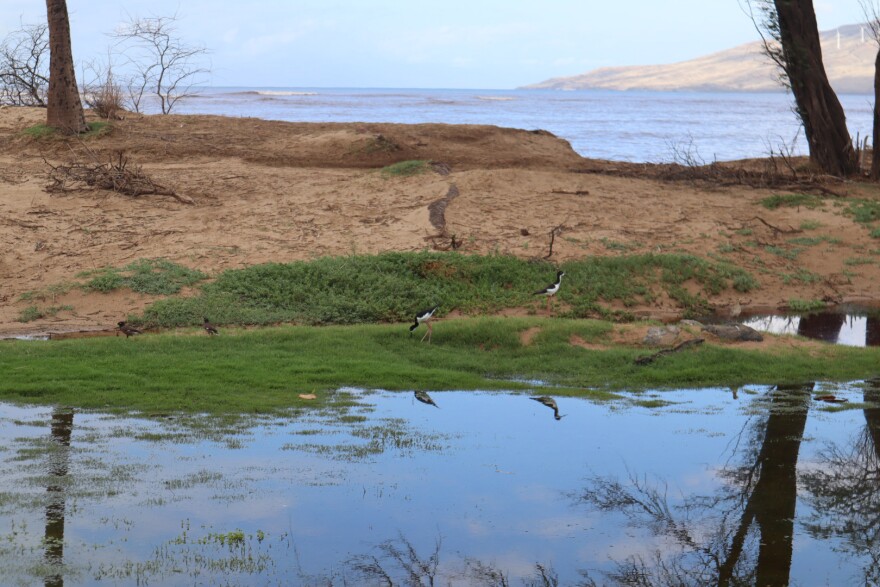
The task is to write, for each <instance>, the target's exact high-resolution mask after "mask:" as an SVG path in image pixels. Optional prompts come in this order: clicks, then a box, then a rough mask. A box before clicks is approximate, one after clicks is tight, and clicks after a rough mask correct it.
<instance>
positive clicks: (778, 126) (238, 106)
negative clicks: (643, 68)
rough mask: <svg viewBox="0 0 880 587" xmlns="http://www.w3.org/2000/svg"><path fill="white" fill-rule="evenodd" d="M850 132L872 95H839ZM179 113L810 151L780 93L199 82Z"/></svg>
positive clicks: (731, 155)
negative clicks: (483, 127) (475, 127)
mask: <svg viewBox="0 0 880 587" xmlns="http://www.w3.org/2000/svg"><path fill="white" fill-rule="evenodd" d="M840 100H841V103H842V104H843V106H844V109H845V110H846V117H847V123H848V126H849V130H850V134H851V135H852V136H853V137H854V138H855V137H856V135H858V136H859V137H865V136H869V135H870V134H871V128H872V112H873V110H872V108H873V106H872V104H873V101H872V100H873V98H872V97H871V96H863V95H841V96H840ZM177 112H179V113H181V114H219V115H223V116H245V117H256V118H264V119H269V120H286V121H298V122H398V123H407V124H415V123H425V122H440V123H447V124H493V125H497V126H504V127H511V128H521V129H525V130H534V129H544V130H548V131H550V132H552V133H553V134H555V135H557V136H559V137H561V138H563V139H566V140H568V141H569V142H570V143H571V145H572V147H573V148H574V150H575V151H577V152H578V153H580V154H581V155H583V156H585V157H591V158H595V159H610V160H614V161H635V162H644V161H647V162H668V161H676V160H679V162H681V159H683V158H689V159H691V160H692V161H694V162H705V163H710V162H712V161H713V160H715V159H717V160H719V161H727V160H733V159H744V158H749V157H766V156H768V155H769V154H770V152H771V150H772V151H774V152H776V153H778V152H779V150H780V149H785V150H786V152H788V150H789V149H791V150H792V152H793V153H795V154H806V153H807V145H806V142H805V140H804V135H803V132H801V131H800V130H799V129H800V123H799V122H798V119H797V117H796V116H795V114H794V113H793V111H792V101H791V98H790V97H789V96H788V95H787V94H785V93H783V92H778V93H772V92H767V93H755V94H750V93H744V92H729V93H711V92H636V91H633V92H615V91H607V90H581V91H572V92H562V91H554V90H444V89H436V90H435V89H357V88H203V89H201V90H199V93H198V94H197V95H196V96H194V97H192V98H189V99H187V100H185V101H183V102H181V103H180V107H179V109H178V110H177Z"/></svg>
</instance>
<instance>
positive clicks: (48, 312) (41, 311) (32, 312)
mask: <svg viewBox="0 0 880 587" xmlns="http://www.w3.org/2000/svg"><path fill="white" fill-rule="evenodd" d="M71 310H73V306H70V305H64V306H49V307H47V308H40V307H38V306H33V305H32V306H28V307H27V308H25V309H24V310H22V311H21V312H19V314H18V318H16V321H18V322H33V321H34V320H39V319H40V318H49V317H51V316H55V315H56V314H58V312H69V311H71Z"/></svg>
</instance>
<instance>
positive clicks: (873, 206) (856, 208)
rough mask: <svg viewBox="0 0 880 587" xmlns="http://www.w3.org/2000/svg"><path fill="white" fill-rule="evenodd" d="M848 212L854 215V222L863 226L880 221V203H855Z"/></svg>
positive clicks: (866, 201)
mask: <svg viewBox="0 0 880 587" xmlns="http://www.w3.org/2000/svg"><path fill="white" fill-rule="evenodd" d="M847 211H848V212H849V213H850V214H851V215H852V217H853V220H855V221H856V222H860V223H862V224H868V223H871V222H874V221H876V220H880V202H875V201H873V200H857V201H853V202H851V203H850V205H849V208H848V209H847Z"/></svg>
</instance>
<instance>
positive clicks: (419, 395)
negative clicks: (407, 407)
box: [415, 391, 440, 408]
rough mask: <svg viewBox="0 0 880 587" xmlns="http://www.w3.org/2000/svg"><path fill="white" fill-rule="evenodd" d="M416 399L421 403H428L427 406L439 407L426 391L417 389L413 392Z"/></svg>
mask: <svg viewBox="0 0 880 587" xmlns="http://www.w3.org/2000/svg"><path fill="white" fill-rule="evenodd" d="M415 394H416V399H417V400H419V401H420V402H422V403H423V404H428V405H429V406H434V407H435V408H439V407H440V406H438V405H437V404H435V403H434V400H432V399H431V396H430V395H428V392H427V391H417V392H415Z"/></svg>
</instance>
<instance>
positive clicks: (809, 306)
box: [788, 298, 825, 314]
mask: <svg viewBox="0 0 880 587" xmlns="http://www.w3.org/2000/svg"><path fill="white" fill-rule="evenodd" d="M824 307H825V302H823V301H822V300H801V299H797V298H792V299H790V300H788V309H789V310H791V311H792V312H797V313H799V314H807V313H809V312H815V311H816V310H821V309H823V308H824Z"/></svg>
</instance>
